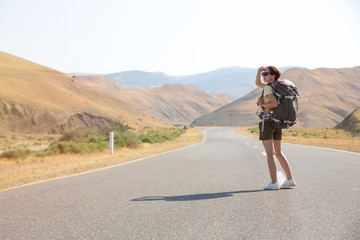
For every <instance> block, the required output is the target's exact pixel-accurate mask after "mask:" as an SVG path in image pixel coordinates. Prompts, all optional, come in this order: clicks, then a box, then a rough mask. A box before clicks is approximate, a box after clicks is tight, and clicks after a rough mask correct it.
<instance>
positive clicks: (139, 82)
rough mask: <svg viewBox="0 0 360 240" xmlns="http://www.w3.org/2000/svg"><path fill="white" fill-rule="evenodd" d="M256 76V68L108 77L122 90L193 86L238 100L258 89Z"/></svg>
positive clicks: (113, 74) (129, 72) (141, 73)
mask: <svg viewBox="0 0 360 240" xmlns="http://www.w3.org/2000/svg"><path fill="white" fill-rule="evenodd" d="M290 68H292V67H283V68H280V71H282V72H283V71H286V70H287V69H290ZM256 72H257V69H255V68H245V67H227V68H220V69H217V70H214V71H211V72H207V73H199V74H195V75H189V76H169V75H166V74H164V73H161V72H153V73H151V72H143V71H127V72H119V73H112V74H106V75H104V76H106V77H108V78H110V79H112V80H113V81H115V82H117V83H119V84H120V85H122V86H127V87H136V88H151V87H155V86H162V85H164V84H192V85H194V86H197V87H198V88H200V89H202V90H204V91H205V92H207V93H209V94H215V93H224V94H226V95H228V96H230V97H232V98H233V99H237V98H239V97H242V96H244V95H245V94H247V93H248V92H250V91H252V90H254V89H255V87H256V86H255V84H254V79H255V76H256Z"/></svg>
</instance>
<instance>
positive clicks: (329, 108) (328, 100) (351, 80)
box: [192, 67, 360, 127]
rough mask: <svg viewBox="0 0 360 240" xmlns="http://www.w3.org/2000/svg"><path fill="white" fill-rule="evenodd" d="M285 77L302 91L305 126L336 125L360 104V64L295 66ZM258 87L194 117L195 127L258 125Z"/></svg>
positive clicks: (301, 121) (302, 122)
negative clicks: (344, 66) (311, 67)
mask: <svg viewBox="0 0 360 240" xmlns="http://www.w3.org/2000/svg"><path fill="white" fill-rule="evenodd" d="M281 78H282V79H289V80H291V81H293V82H294V83H295V84H296V86H297V88H298V90H299V93H300V97H299V112H298V123H297V124H296V125H295V126H302V127H334V126H335V125H337V124H338V123H340V122H341V121H342V120H343V119H344V117H346V116H347V115H349V114H350V113H351V112H352V111H353V110H354V109H356V108H358V107H359V106H360V96H359V91H360V81H359V79H360V67H354V68H341V69H336V68H319V69H314V70H309V69H300V68H292V69H289V70H287V71H285V72H284V73H283V74H282V77H281ZM260 93H261V90H260V89H259V88H257V89H255V90H253V91H252V92H250V93H249V94H247V95H246V96H244V97H242V98H240V99H238V100H236V101H234V102H232V103H230V104H228V105H225V106H223V107H221V108H219V109H217V110H216V111H214V112H212V113H209V114H206V115H203V116H201V117H199V118H197V119H195V120H194V122H193V123H192V125H195V126H251V125H256V124H257V118H256V115H255V112H256V111H257V109H258V107H257V106H256V104H255V103H256V101H257V98H258V97H259V96H260Z"/></svg>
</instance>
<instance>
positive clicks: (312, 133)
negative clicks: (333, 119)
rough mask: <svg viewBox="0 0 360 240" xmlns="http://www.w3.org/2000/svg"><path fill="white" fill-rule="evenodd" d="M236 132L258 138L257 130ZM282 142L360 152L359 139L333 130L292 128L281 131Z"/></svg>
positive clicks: (240, 129) (342, 131)
mask: <svg viewBox="0 0 360 240" xmlns="http://www.w3.org/2000/svg"><path fill="white" fill-rule="evenodd" d="M236 132H238V133H241V134H246V135H249V136H253V137H256V138H257V137H258V134H259V132H258V128H257V127H252V128H239V129H236ZM283 142H288V143H296V144H301V145H308V146H318V147H328V148H336V149H342V150H350V151H360V138H359V137H352V136H351V134H350V133H349V132H346V131H344V130H339V129H334V128H292V129H289V130H284V131H283Z"/></svg>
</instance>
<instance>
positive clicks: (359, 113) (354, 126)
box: [336, 108, 360, 137]
mask: <svg viewBox="0 0 360 240" xmlns="http://www.w3.org/2000/svg"><path fill="white" fill-rule="evenodd" d="M336 128H338V129H344V130H346V131H348V132H350V133H351V134H352V135H353V136H359V137H360V108H357V109H355V110H354V111H353V112H352V113H351V114H350V115H349V116H347V117H346V118H345V119H344V120H343V121H342V122H341V123H339V124H338V125H337V126H336Z"/></svg>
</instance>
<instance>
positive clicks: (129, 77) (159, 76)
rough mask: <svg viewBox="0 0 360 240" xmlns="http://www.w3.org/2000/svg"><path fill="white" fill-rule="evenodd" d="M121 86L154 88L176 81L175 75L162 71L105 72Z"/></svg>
mask: <svg viewBox="0 0 360 240" xmlns="http://www.w3.org/2000/svg"><path fill="white" fill-rule="evenodd" d="M104 76H105V77H108V78H110V79H111V80H113V81H115V82H116V83H118V84H120V85H121V86H126V87H132V88H152V87H159V86H162V85H164V84H168V83H176V82H175V80H174V78H173V77H170V76H168V75H166V74H164V73H161V72H144V71H138V70H135V71H126V72H119V73H111V74H105V75H104Z"/></svg>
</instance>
